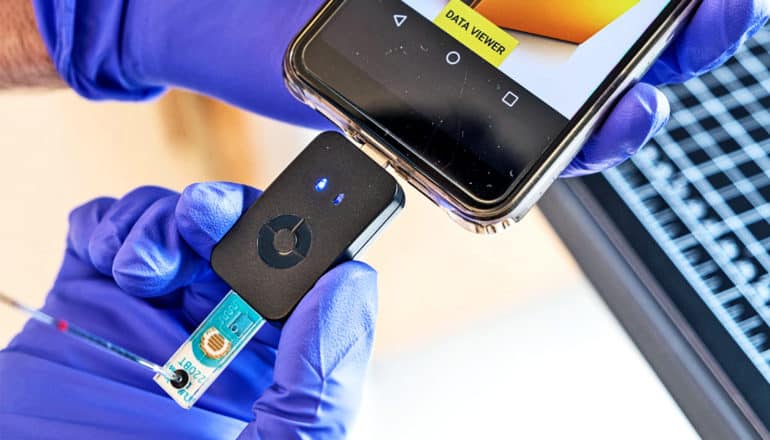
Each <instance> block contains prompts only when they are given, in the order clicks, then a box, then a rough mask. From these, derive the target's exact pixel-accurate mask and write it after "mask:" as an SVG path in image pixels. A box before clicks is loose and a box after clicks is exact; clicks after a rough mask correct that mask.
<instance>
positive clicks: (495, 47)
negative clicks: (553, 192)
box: [284, 0, 699, 233]
mask: <svg viewBox="0 0 770 440" xmlns="http://www.w3.org/2000/svg"><path fill="white" fill-rule="evenodd" d="M698 4H699V1H698V0H605V1H601V0H537V1H534V0H377V1H373V0H331V1H329V2H327V3H326V4H325V5H324V6H323V7H322V8H321V9H320V11H319V12H318V14H317V15H316V16H315V17H314V18H313V20H312V21H311V22H310V23H309V24H308V25H307V26H306V28H305V29H304V30H303V31H302V32H301V33H300V35H299V36H298V37H297V38H296V39H295V41H294V42H293V43H292V45H291V46H290V48H289V50H288V52H287V55H286V59H285V63H284V71H285V76H286V80H287V84H288V86H289V88H290V90H292V92H293V93H294V94H295V95H296V96H297V97H298V98H299V99H301V100H302V101H304V102H305V103H307V104H308V105H310V106H311V107H313V108H315V109H317V110H318V111H319V112H321V113H322V114H324V115H326V116H327V117H328V118H329V119H330V120H332V121H333V122H334V123H335V124H336V125H338V126H339V127H340V128H341V129H342V130H343V131H344V132H345V133H346V134H347V135H348V136H349V137H350V138H351V139H353V140H354V141H356V142H357V143H358V144H359V145H360V146H362V147H364V149H365V150H366V151H367V152H368V153H369V154H370V155H372V156H373V157H375V158H376V159H379V160H380V162H381V163H383V164H387V165H389V166H391V167H392V168H393V169H395V170H396V171H397V172H398V173H399V174H401V175H402V176H403V177H405V178H406V180H407V181H408V182H409V183H411V184H412V185H413V186H415V187H416V188H417V189H418V190H420V191H421V192H422V193H423V194H425V195H427V196H428V197H429V198H430V199H431V200H433V201H434V202H435V203H436V204H438V205H439V206H441V207H443V208H445V209H446V210H447V211H448V212H449V213H450V214H451V216H452V217H453V218H454V219H455V220H457V221H458V222H459V223H460V224H462V225H463V226H465V227H467V228H468V229H470V230H472V231H475V232H479V233H494V232H497V231H499V230H501V229H503V228H505V227H508V226H510V225H511V224H512V223H513V222H514V221H518V220H519V219H521V218H522V217H523V216H524V215H525V214H526V213H527V212H528V211H529V210H530V209H531V208H532V207H533V206H534V205H535V204H536V203H537V201H538V200H539V199H540V197H541V196H542V195H543V193H544V192H545V191H546V190H547V189H548V187H549V186H550V185H551V184H552V183H553V181H554V180H556V179H557V178H558V177H559V175H560V174H561V173H562V171H563V170H564V169H565V168H566V167H567V165H568V164H569V163H570V161H571V160H572V159H573V158H574V156H575V155H576V154H577V153H578V152H579V150H580V148H581V147H582V146H583V144H584V143H585V142H586V141H587V139H588V138H589V136H590V135H591V134H592V133H593V132H594V131H595V129H596V128H597V127H599V126H600V124H601V122H602V120H603V117H604V116H605V115H606V113H607V111H608V110H609V109H611V108H612V105H613V104H614V102H615V101H616V99H618V98H619V97H620V96H622V93H623V92H624V91H626V90H627V89H628V88H629V87H630V86H632V85H633V84H634V82H635V81H637V80H639V79H640V78H641V77H642V75H643V74H644V73H645V72H646V71H647V70H649V68H650V67H651V65H652V63H653V62H654V61H655V60H656V58H657V57H658V56H659V55H660V54H661V52H662V51H663V50H664V49H665V48H666V47H667V45H668V43H669V42H670V41H671V39H672V38H673V36H674V35H675V34H676V32H677V31H678V30H679V29H680V27H682V25H683V24H684V23H685V22H686V20H687V18H688V16H689V15H690V14H691V12H692V11H693V10H694V9H695V8H696V6H697V5H698Z"/></svg>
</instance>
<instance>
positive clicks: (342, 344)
mask: <svg viewBox="0 0 770 440" xmlns="http://www.w3.org/2000/svg"><path fill="white" fill-rule="evenodd" d="M376 316H377V276H376V273H375V271H374V270H373V269H371V268H370V267H369V266H367V265H365V264H363V263H358V262H348V263H345V264H342V265H340V266H338V267H337V268H335V269H334V270H332V271H330V272H329V273H327V274H326V275H324V276H323V277H322V278H321V279H320V280H319V281H318V283H317V284H316V286H315V287H314V288H313V289H312V290H311V291H310V292H309V293H308V294H307V296H306V297H305V298H304V299H303V300H302V301H301V302H300V304H299V305H298V306H297V308H296V310H295V311H294V313H293V314H292V315H291V316H290V317H289V319H288V320H287V322H286V324H285V326H284V328H283V332H282V335H281V339H280V342H279V344H278V356H277V358H276V362H275V370H274V373H273V374H274V376H273V384H272V385H271V386H270V387H269V388H268V389H267V390H266V391H265V392H264V394H263V395H262V397H260V398H259V400H257V402H256V403H255V404H254V413H255V420H254V421H253V422H252V423H251V424H250V425H249V426H248V427H247V428H246V430H245V431H244V432H243V433H242V434H241V436H240V437H239V438H242V439H258V438H259V439H261V438H285V439H288V438H314V439H324V438H330V439H331V438H333V439H337V438H344V437H345V435H346V433H347V430H348V428H349V427H350V423H351V422H352V420H353V418H354V416H355V411H356V408H357V406H358V403H359V400H360V395H361V389H362V386H363V381H364V378H365V374H366V370H367V367H368V364H369V359H370V357H371V353H372V344H373V341H374V327H375V321H376Z"/></svg>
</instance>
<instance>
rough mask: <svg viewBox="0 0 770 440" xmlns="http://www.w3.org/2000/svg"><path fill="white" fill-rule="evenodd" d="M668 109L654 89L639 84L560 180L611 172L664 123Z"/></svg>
mask: <svg viewBox="0 0 770 440" xmlns="http://www.w3.org/2000/svg"><path fill="white" fill-rule="evenodd" d="M670 112H671V108H670V106H669V102H668V99H667V98H666V96H665V95H664V94H663V93H662V92H661V91H660V90H658V89H656V88H655V87H653V86H651V85H649V84H645V83H639V84H637V85H636V86H634V87H633V88H632V89H631V90H630V91H629V92H628V93H626V95H625V96H624V97H623V98H621V100H620V101H619V102H618V104H617V105H616V106H615V108H614V109H613V110H612V113H610V115H609V117H608V118H607V120H606V121H605V122H604V124H603V126H602V128H600V129H599V131H598V132H597V133H596V134H594V135H593V136H592V137H591V139H590V140H589V141H588V143H587V144H586V145H585V146H584V147H583V149H582V150H581V151H580V153H578V155H577V156H576V157H575V159H574V160H573V161H572V163H570V165H569V166H568V167H567V169H566V170H564V172H563V173H562V177H577V176H583V175H587V174H593V173H597V172H600V171H604V170H606V169H608V168H612V167H614V166H616V165H618V164H620V163H622V162H624V161H625V160H626V159H628V158H629V157H631V156H632V155H634V154H635V153H636V152H637V151H639V149H640V148H641V147H643V146H644V145H646V144H647V142H649V140H650V139H651V138H652V136H653V135H654V134H655V133H657V132H658V131H660V130H661V129H662V128H663V127H664V126H665V125H666V122H668V118H669V116H670Z"/></svg>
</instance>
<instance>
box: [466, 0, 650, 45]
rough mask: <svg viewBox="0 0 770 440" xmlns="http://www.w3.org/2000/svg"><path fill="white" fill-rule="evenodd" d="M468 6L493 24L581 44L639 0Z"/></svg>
mask: <svg viewBox="0 0 770 440" xmlns="http://www.w3.org/2000/svg"><path fill="white" fill-rule="evenodd" d="M469 3H471V6H472V7H473V8H474V9H476V11H478V12H479V13H480V14H482V15H484V16H485V17H487V18H488V19H490V20H491V21H493V22H494V23H495V24H496V25H498V26H500V27H503V28H507V29H511V30H515V31H520V32H526V33H530V34H535V35H540V36H544V37H549V38H554V39H557V40H563V41H568V42H570V43H576V44H582V43H585V42H586V41H587V40H588V39H589V38H591V37H593V36H594V35H596V34H597V33H598V32H600V31H601V30H602V29H604V28H605V27H607V26H608V25H609V24H610V23H612V22H613V21H615V20H616V19H618V18H619V17H620V16H622V15H623V14H625V13H626V12H628V11H629V10H630V9H631V8H632V7H634V6H636V5H637V4H638V3H639V0H474V1H472V2H469Z"/></svg>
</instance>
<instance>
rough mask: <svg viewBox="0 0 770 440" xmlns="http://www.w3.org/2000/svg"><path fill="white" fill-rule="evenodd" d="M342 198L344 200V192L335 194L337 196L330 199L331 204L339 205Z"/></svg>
mask: <svg viewBox="0 0 770 440" xmlns="http://www.w3.org/2000/svg"><path fill="white" fill-rule="evenodd" d="M343 200H345V194H343V193H339V194H337V197H335V198H334V200H332V204H333V205H334V206H339V205H340V204H341V203H342V201H343Z"/></svg>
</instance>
